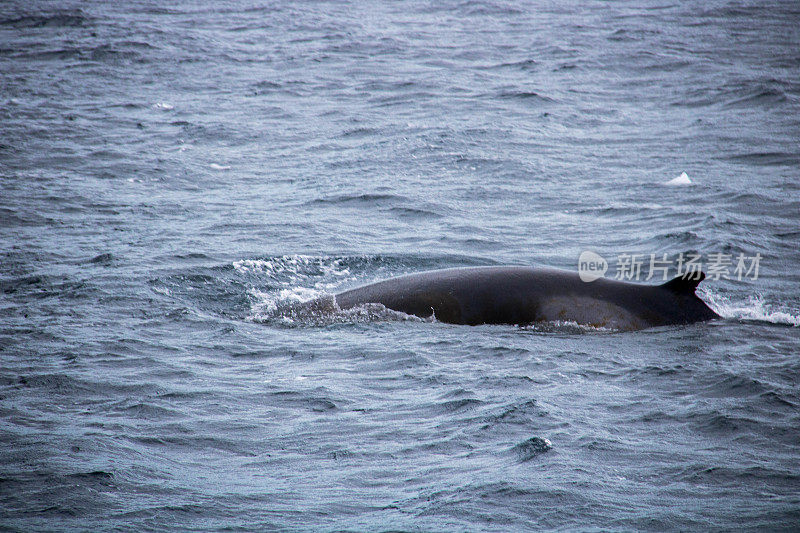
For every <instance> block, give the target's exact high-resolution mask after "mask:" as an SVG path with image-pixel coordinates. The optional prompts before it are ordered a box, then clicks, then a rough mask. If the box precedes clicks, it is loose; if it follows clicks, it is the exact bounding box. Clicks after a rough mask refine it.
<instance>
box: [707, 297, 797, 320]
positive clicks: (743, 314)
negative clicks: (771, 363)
mask: <svg viewBox="0 0 800 533" xmlns="http://www.w3.org/2000/svg"><path fill="white" fill-rule="evenodd" d="M704 296H705V297H706V299H707V300H708V301H709V303H710V304H711V307H712V308H713V309H714V311H716V312H717V314H718V315H720V316H721V317H723V318H730V319H735V320H746V321H754V322H769V323H770V324H782V325H786V326H794V327H800V312H799V311H797V310H792V309H775V306H773V305H772V304H769V303H766V302H765V301H764V298H763V297H762V296H761V295H755V296H750V297H749V298H748V299H747V302H746V303H744V304H736V303H733V302H730V301H728V300H726V299H725V298H723V297H721V296H720V295H717V294H713V293H711V292H709V291H706V292H705V294H704Z"/></svg>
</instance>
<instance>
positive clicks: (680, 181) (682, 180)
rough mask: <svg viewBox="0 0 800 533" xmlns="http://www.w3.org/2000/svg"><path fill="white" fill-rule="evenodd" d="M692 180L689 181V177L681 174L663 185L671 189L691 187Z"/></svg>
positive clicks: (684, 173)
mask: <svg viewBox="0 0 800 533" xmlns="http://www.w3.org/2000/svg"><path fill="white" fill-rule="evenodd" d="M691 184H692V180H690V179H689V175H688V174H686V172H681V175H680V176H678V177H677V178H672V179H671V180H669V181H668V182H666V183H665V184H664V185H669V186H671V187H676V186H681V185H691Z"/></svg>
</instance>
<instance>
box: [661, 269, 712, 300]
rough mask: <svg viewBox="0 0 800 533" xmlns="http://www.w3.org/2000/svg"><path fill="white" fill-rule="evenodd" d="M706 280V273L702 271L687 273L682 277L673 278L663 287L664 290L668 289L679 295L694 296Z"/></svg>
mask: <svg viewBox="0 0 800 533" xmlns="http://www.w3.org/2000/svg"><path fill="white" fill-rule="evenodd" d="M704 279H706V275H705V273H703V271H702V270H699V271H697V272H686V273H685V274H683V275H682V276H678V277H677V278H673V279H671V280H669V281H668V282H666V283H664V284H663V285H661V288H662V289H667V290H668V291H672V292H675V293H678V294H684V293H686V294H694V291H695V289H697V286H698V285H700V282H701V281H703V280H704Z"/></svg>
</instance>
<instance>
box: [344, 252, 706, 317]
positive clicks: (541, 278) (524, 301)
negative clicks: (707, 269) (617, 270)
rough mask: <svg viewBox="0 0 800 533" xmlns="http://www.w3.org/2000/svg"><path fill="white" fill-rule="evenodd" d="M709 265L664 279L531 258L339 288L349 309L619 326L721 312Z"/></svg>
mask: <svg viewBox="0 0 800 533" xmlns="http://www.w3.org/2000/svg"><path fill="white" fill-rule="evenodd" d="M704 278H705V275H704V274H703V273H702V272H692V273H689V274H685V275H683V276H679V277H676V278H674V279H672V280H671V281H668V282H666V283H663V284H661V285H649V284H641V283H630V282H625V281H618V280H613V279H607V278H600V279H596V280H594V281H591V282H585V281H582V280H581V279H580V277H579V275H578V273H577V272H570V271H566V270H557V269H549V268H533V267H523V266H488V267H468V268H451V269H445V270H433V271H429V272H420V273H416V274H409V275H406V276H401V277H397V278H391V279H387V280H384V281H379V282H377V283H372V284H369V285H364V286H362V287H357V288H354V289H351V290H348V291H344V292H341V293H339V294H336V295H335V296H334V298H335V302H336V305H337V306H338V307H339V308H340V309H343V310H346V309H351V308H355V307H358V306H362V305H367V304H381V305H383V306H385V307H386V308H387V309H391V310H393V311H399V312H402V313H406V314H408V315H414V316H417V317H420V318H435V319H436V320H438V321H441V322H447V323H451V324H468V325H479V324H515V325H529V324H535V323H537V322H557V321H564V322H575V323H577V324H581V325H586V326H592V327H598V328H609V329H617V330H638V329H644V328H649V327H655V326H666V325H679V324H691V323H694V322H701V321H705V320H711V319H715V318H719V315H718V314H717V313H716V312H714V311H713V310H712V309H711V308H710V307H708V305H706V303H705V302H704V301H703V300H701V299H700V298H699V297H698V296H697V295H696V294H695V290H696V288H697V285H698V284H699V283H700V282H701V281H702V280H703V279H704Z"/></svg>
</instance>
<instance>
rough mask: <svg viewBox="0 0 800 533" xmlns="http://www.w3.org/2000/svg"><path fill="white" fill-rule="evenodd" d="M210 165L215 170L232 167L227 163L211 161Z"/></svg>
mask: <svg viewBox="0 0 800 533" xmlns="http://www.w3.org/2000/svg"><path fill="white" fill-rule="evenodd" d="M208 166H209V167H211V168H213V169H214V170H230V169H231V167H229V166H226V165H218V164H217V163H211V164H210V165H208Z"/></svg>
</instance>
